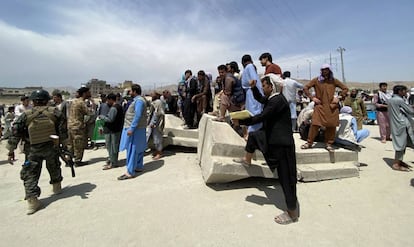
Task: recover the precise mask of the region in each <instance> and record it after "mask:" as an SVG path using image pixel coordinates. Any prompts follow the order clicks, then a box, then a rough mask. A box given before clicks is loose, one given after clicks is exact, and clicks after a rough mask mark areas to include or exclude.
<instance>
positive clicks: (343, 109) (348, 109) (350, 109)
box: [340, 106, 352, 114]
mask: <svg viewBox="0 0 414 247" xmlns="http://www.w3.org/2000/svg"><path fill="white" fill-rule="evenodd" d="M340 112H341V113H347V114H351V113H352V108H351V107H349V106H344V107H342V108H341V111H340Z"/></svg>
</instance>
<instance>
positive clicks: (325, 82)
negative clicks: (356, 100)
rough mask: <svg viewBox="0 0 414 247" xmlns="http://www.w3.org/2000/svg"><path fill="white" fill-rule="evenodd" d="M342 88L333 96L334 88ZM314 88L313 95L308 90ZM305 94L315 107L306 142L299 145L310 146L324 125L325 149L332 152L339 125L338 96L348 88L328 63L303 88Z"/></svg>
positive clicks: (346, 91) (304, 147)
mask: <svg viewBox="0 0 414 247" xmlns="http://www.w3.org/2000/svg"><path fill="white" fill-rule="evenodd" d="M337 87H339V88H341V89H342V92H341V96H339V97H335V89H336V88H337ZM310 88H314V90H315V96H312V94H311V93H310V92H309V89H310ZM303 91H304V92H305V94H306V95H307V96H308V97H309V98H310V99H312V101H314V102H315V108H314V112H313V115H312V125H311V127H310V130H309V135H308V141H307V143H305V144H303V145H302V146H301V148H302V149H308V148H312V145H313V141H314V139H315V137H316V135H317V134H318V131H319V128H320V127H325V143H326V149H327V150H328V151H330V152H333V151H334V149H333V147H332V144H333V143H334V140H335V131H336V127H337V126H338V125H339V106H338V102H339V99H340V97H345V96H346V94H347V93H348V88H347V87H346V86H345V85H344V84H343V83H342V82H340V81H339V80H337V79H335V78H334V77H333V73H332V71H331V69H330V65H329V64H324V65H322V67H321V75H320V76H318V77H316V78H314V79H312V80H311V81H310V82H309V83H307V84H306V85H305V87H304V88H303Z"/></svg>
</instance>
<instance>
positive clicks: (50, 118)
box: [26, 107, 57, 144]
mask: <svg viewBox="0 0 414 247" xmlns="http://www.w3.org/2000/svg"><path fill="white" fill-rule="evenodd" d="M54 110H55V108H54V107H41V108H34V109H32V110H29V111H26V116H27V120H26V127H27V130H28V132H29V141H30V144H39V143H44V142H49V141H51V139H50V135H56V127H55V123H56V121H57V118H56V116H55V115H54Z"/></svg>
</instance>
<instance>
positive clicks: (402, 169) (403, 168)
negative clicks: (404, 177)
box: [391, 163, 411, 172]
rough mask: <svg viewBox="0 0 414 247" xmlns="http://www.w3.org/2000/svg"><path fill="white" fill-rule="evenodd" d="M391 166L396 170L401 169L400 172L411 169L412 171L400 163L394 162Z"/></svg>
mask: <svg viewBox="0 0 414 247" xmlns="http://www.w3.org/2000/svg"><path fill="white" fill-rule="evenodd" d="M391 168H392V169H393V170H395V171H400V172H409V171H411V170H410V168H407V167H405V166H402V165H400V164H399V163H395V164H392V166H391Z"/></svg>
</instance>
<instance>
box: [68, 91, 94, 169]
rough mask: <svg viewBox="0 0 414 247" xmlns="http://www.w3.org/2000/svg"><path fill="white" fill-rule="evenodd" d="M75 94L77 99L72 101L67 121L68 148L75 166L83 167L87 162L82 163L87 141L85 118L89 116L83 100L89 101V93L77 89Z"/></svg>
mask: <svg viewBox="0 0 414 247" xmlns="http://www.w3.org/2000/svg"><path fill="white" fill-rule="evenodd" d="M77 93H78V94H79V98H76V99H75V100H73V102H72V105H71V107H70V114H69V119H68V129H69V143H68V148H69V150H70V151H71V152H73V154H74V157H75V166H83V165H87V164H88V163H87V162H82V158H83V151H84V150H85V144H86V141H87V139H86V138H87V137H86V121H85V116H89V115H90V114H91V113H90V111H89V110H88V108H87V107H86V104H85V99H89V98H90V97H91V93H90V91H89V88H87V87H81V88H79V90H78V91H77ZM86 120H87V117H86Z"/></svg>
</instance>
